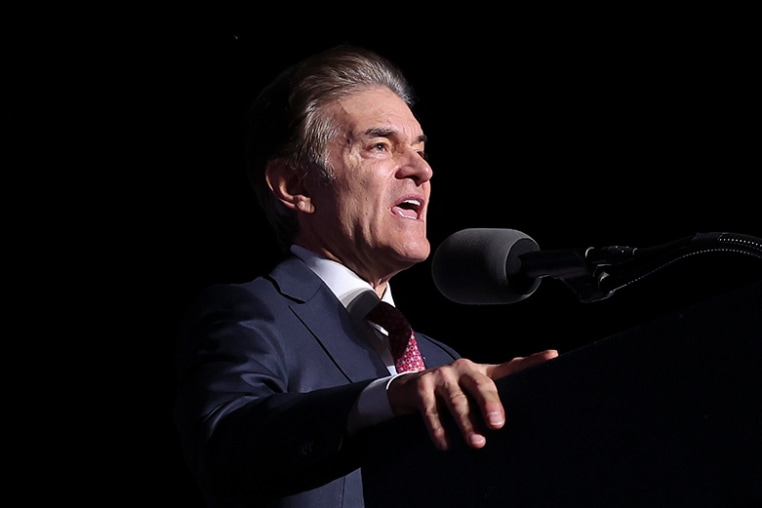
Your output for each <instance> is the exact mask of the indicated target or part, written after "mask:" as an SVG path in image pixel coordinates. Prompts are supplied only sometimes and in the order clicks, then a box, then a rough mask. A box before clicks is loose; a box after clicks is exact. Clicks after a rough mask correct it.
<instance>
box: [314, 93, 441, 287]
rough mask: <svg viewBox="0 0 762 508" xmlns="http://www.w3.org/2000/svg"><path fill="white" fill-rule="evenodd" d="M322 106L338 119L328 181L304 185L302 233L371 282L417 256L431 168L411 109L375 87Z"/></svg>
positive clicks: (424, 253)
mask: <svg viewBox="0 0 762 508" xmlns="http://www.w3.org/2000/svg"><path fill="white" fill-rule="evenodd" d="M329 111H330V113H331V114H332V115H333V116H334V119H335V120H336V125H339V126H340V128H339V130H338V132H337V134H336V136H334V137H333V139H332V140H331V141H330V143H329V146H328V150H329V160H330V164H331V166H332V167H333V169H334V173H335V182H334V183H333V185H331V186H319V185H316V184H314V183H313V184H312V185H311V189H310V193H311V199H312V203H313V205H314V213H313V214H311V215H309V216H308V217H306V218H305V221H304V222H303V225H302V227H303V233H305V234H307V235H309V237H310V238H311V240H310V243H314V242H317V243H319V245H320V249H321V250H323V251H324V252H326V253H327V254H328V255H329V256H330V257H332V258H334V259H337V260H339V261H341V262H342V263H344V264H345V265H347V266H349V267H350V268H351V269H353V270H354V271H355V272H357V273H358V274H360V275H361V276H362V277H364V278H366V279H367V280H369V281H371V282H374V281H375V280H378V279H381V278H387V277H390V276H392V275H394V274H395V273H397V272H399V271H400V270H403V269H405V268H408V267H409V266H411V265H413V264H415V263H418V262H420V261H423V260H425V259H426V258H427V257H428V255H429V252H430V249H431V247H430V245H429V241H428V239H427V237H426V212H427V209H428V204H429V196H430V193H431V184H430V179H431V176H432V171H431V167H430V166H429V164H428V163H427V162H426V160H425V159H424V140H425V137H424V134H423V130H422V129H421V126H420V124H419V123H418V121H417V120H416V118H415V117H414V116H413V113H412V111H411V110H410V108H409V107H408V106H407V105H406V104H405V103H404V101H402V100H401V99H400V98H399V97H398V96H397V95H395V94H394V93H393V92H391V91H390V90H388V89H386V88H383V87H379V88H371V89H367V90H364V91H362V92H359V93H356V94H353V95H351V96H349V97H346V98H343V99H340V100H338V101H336V102H335V103H333V104H332V105H330V106H329ZM305 227H306V228H307V230H304V228H305Z"/></svg>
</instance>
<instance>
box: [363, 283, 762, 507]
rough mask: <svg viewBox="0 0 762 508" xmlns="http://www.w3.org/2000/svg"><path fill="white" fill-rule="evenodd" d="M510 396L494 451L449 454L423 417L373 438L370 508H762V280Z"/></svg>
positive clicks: (526, 377) (504, 389)
mask: <svg viewBox="0 0 762 508" xmlns="http://www.w3.org/2000/svg"><path fill="white" fill-rule="evenodd" d="M498 389H499V391H500V395H501V398H502V400H503V401H504V404H505V407H506V411H507V422H506V425H505V427H504V428H503V429H501V430H499V431H490V432H489V433H488V434H487V445H486V447H485V448H483V449H481V450H473V449H470V448H467V447H466V446H465V444H463V443H462V442H461V441H458V440H454V441H456V442H455V443H454V446H453V449H451V450H449V451H446V452H442V451H438V450H436V449H435V448H434V446H433V445H432V444H431V442H430V440H429V437H428V435H427V433H426V430H425V428H424V426H423V424H422V422H421V421H420V418H419V417H418V416H417V415H411V416H409V417H407V416H406V417H403V418H398V419H395V420H393V421H390V422H388V423H387V424H384V425H381V426H379V427H378V428H376V429H374V430H373V431H372V433H371V435H370V436H369V440H368V442H369V444H368V446H369V452H370V453H369V458H368V461H367V463H366V464H365V465H364V466H363V479H364V484H365V493H366V499H367V500H366V506H367V508H390V507H394V508H404V507H408V506H409V507H415V508H425V507H436V508H443V507H447V508H449V507H458V508H460V507H463V508H478V507H500V508H505V507H532V508H534V507H548V508H550V507H552V508H559V507H562V508H567V507H585V508H592V507H606V508H612V507H617V508H619V507H644V508H655V507H669V508H674V507H678V506H680V507H683V506H685V507H691V508H699V507H707V508H708V507H718V508H719V507H722V508H726V507H739V508H741V507H743V508H751V507H756V506H762V281H761V282H755V283H753V284H750V285H748V286H743V287H741V288H738V289H734V290H732V291H730V292H728V293H726V294H723V295H720V296H718V297H716V298H712V299H710V300H708V301H706V302H702V303H699V304H697V305H693V306H689V307H687V308H685V309H681V310H680V311H678V312H675V313H673V314H670V315H667V316H665V317H663V318H659V319H656V320H654V321H650V322H648V323H646V324H644V325H641V326H638V327H636V328H634V329H630V330H626V331H624V332H621V333H618V334H615V335H613V336H610V337H607V338H605V339H602V340H599V341H596V342H593V343H591V344H589V345H587V346H583V347H581V348H578V349H575V350H573V351H570V352H568V353H564V354H562V355H560V356H559V357H558V358H556V359H554V360H552V361H550V362H546V363H544V364H542V365H539V366H536V367H532V368H530V369H527V370H524V371H522V372H519V373H517V374H514V375H512V376H508V377H506V378H503V379H501V380H499V381H498ZM446 425H447V426H448V432H450V433H452V434H453V435H456V436H459V435H458V434H457V430H456V428H455V426H454V424H453V422H452V421H447V422H446Z"/></svg>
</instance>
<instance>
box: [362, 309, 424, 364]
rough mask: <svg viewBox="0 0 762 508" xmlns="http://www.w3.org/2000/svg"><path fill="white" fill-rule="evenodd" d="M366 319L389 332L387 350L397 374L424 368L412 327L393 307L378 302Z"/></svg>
mask: <svg viewBox="0 0 762 508" xmlns="http://www.w3.org/2000/svg"><path fill="white" fill-rule="evenodd" d="M367 318H368V320H369V321H372V322H374V323H376V324H377V325H379V326H383V327H384V328H385V329H386V331H387V332H389V348H390V349H391V352H392V358H394V366H395V367H396V369H397V372H409V371H418V370H424V369H425V368H426V366H425V365H424V363H423V358H422V357H421V352H420V351H419V350H418V342H416V340H415V334H414V333H413V327H411V326H410V323H408V321H407V319H406V318H405V316H404V315H403V314H402V312H400V311H399V310H397V308H396V307H394V305H390V304H388V303H386V302H383V301H382V302H379V303H378V305H376V306H375V307H373V309H372V310H371V311H370V312H369V313H368V316H367Z"/></svg>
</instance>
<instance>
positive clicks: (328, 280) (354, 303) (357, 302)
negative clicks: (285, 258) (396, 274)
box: [291, 245, 394, 317]
mask: <svg viewBox="0 0 762 508" xmlns="http://www.w3.org/2000/svg"><path fill="white" fill-rule="evenodd" d="M291 252H292V253H293V254H294V255H295V256H296V257H298V258H299V259H301V260H302V261H303V262H304V264H306V265H307V266H308V267H309V268H310V270H312V271H313V272H315V274H316V275H317V276H318V277H320V278H321V279H322V280H323V282H325V284H326V285H327V286H328V288H329V289H330V290H331V291H332V292H333V294H335V295H336V297H337V298H338V299H339V301H340V302H341V303H342V305H344V307H346V308H347V309H348V310H349V311H350V313H351V314H353V315H357V316H363V317H364V316H365V315H366V314H367V313H368V312H369V311H370V308H371V307H372V306H373V305H375V303H377V302H378V297H376V293H375V291H374V290H373V288H372V287H371V285H370V284H368V282H367V281H365V280H363V279H361V278H360V277H359V276H358V275H357V274H356V273H355V272H353V271H352V270H350V269H349V268H347V267H346V266H344V265H342V264H341V263H338V262H336V261H332V260H330V259H327V258H324V257H321V256H319V255H317V254H315V253H314V252H312V251H311V250H308V249H305V248H304V247H300V246H299V245H292V246H291ZM369 293H370V294H369ZM372 297H375V298H372ZM381 299H382V300H383V301H385V302H387V303H389V304H391V305H394V299H393V298H392V289H391V285H390V284H389V283H387V285H386V291H385V292H384V295H383V297H382V298H381Z"/></svg>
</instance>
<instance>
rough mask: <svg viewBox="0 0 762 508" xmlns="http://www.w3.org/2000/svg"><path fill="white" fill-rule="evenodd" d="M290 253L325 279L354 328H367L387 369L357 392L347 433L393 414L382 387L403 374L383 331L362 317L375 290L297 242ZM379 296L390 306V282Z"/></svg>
mask: <svg viewBox="0 0 762 508" xmlns="http://www.w3.org/2000/svg"><path fill="white" fill-rule="evenodd" d="M291 252H292V253H293V254H294V255H295V256H297V257H298V258H299V259H301V260H302V261H303V262H304V263H305V264H306V265H307V266H308V267H309V268H310V269H311V270H312V271H313V272H315V274H316V275H317V276H318V277H320V278H321V279H322V280H323V282H325V284H326V285H327V286H328V287H329V288H330V290H331V291H332V292H333V293H334V294H335V295H336V297H337V298H338V299H339V301H341V303H342V304H343V305H344V307H346V308H347V310H348V311H349V314H350V316H351V317H352V319H353V321H354V322H355V325H356V326H357V327H358V329H360V330H367V338H368V341H369V343H370V344H371V346H372V347H373V348H374V349H375V350H376V352H377V353H378V354H379V356H380V357H381V358H382V359H383V361H384V363H385V364H386V368H387V369H388V370H389V376H386V377H382V378H379V379H376V380H375V381H373V382H372V383H371V384H369V385H368V386H367V387H366V388H365V390H363V392H362V393H361V394H360V397H359V398H358V399H357V403H356V404H355V408H354V410H353V411H352V413H351V414H350V418H349V422H348V427H349V430H350V432H353V431H356V430H359V429H360V428H362V427H365V426H368V425H373V424H374V423H379V422H381V421H384V420H388V419H390V418H392V417H394V413H393V412H392V408H391V406H390V405H389V398H388V397H387V396H386V387H387V386H388V385H389V382H390V381H391V380H392V379H394V377H396V376H398V375H404V374H397V371H396V369H395V368H394V361H393V359H392V354H391V352H390V350H389V340H388V337H387V334H386V330H384V329H383V328H381V327H379V326H376V325H374V324H373V323H370V322H369V321H367V320H366V319H365V316H366V315H367V313H368V312H369V311H370V309H371V307H372V306H373V305H374V304H375V303H376V302H377V301H378V300H377V297H376V298H375V299H373V298H369V297H367V296H368V293H369V292H370V293H373V295H375V291H374V290H373V288H372V287H371V285H370V284H368V282H366V281H365V280H363V279H361V278H360V277H359V276H358V275H357V274H356V273H355V272H353V271H352V270H350V269H349V268H347V267H346V266H344V265H342V264H341V263H337V262H336V261H332V260H330V259H326V258H323V257H320V256H318V255H317V254H315V253H314V252H312V251H310V250H307V249H305V248H303V247H299V246H298V245H292V246H291ZM381 299H382V300H383V301H385V302H387V303H389V304H391V305H394V299H393V298H392V290H391V285H390V284H387V286H386V291H385V292H384V295H383V296H382V298H381Z"/></svg>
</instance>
